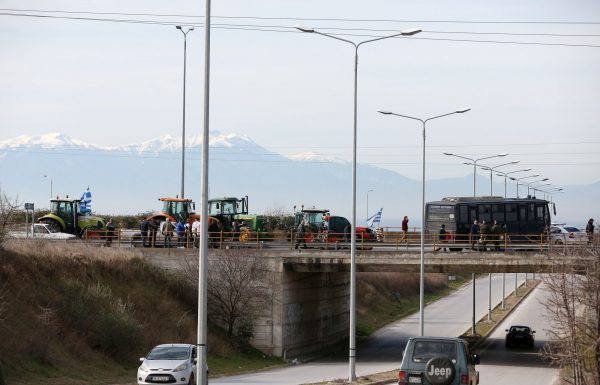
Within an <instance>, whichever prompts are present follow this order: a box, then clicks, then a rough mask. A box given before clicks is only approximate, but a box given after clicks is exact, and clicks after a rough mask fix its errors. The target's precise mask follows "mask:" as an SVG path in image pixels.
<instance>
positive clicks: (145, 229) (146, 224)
mask: <svg viewBox="0 0 600 385" xmlns="http://www.w3.org/2000/svg"><path fill="white" fill-rule="evenodd" d="M149 229H150V223H149V222H148V220H147V219H146V218H142V220H141V221H140V232H141V234H142V247H146V246H148V243H149V242H148V241H149V240H150V239H149V238H148V230H149Z"/></svg>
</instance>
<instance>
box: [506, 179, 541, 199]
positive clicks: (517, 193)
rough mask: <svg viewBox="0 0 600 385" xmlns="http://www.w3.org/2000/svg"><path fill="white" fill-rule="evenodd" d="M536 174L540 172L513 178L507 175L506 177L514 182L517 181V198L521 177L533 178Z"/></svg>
mask: <svg viewBox="0 0 600 385" xmlns="http://www.w3.org/2000/svg"><path fill="white" fill-rule="evenodd" d="M536 176H540V174H533V175H527V176H524V177H522V178H513V177H512V176H509V177H508V179H510V180H514V181H515V182H517V198H518V197H519V181H521V180H523V179H528V178H535V177H536Z"/></svg>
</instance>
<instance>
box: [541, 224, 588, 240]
mask: <svg viewBox="0 0 600 385" xmlns="http://www.w3.org/2000/svg"><path fill="white" fill-rule="evenodd" d="M587 241H588V237H587V234H586V233H585V231H584V230H580V229H578V228H577V227H574V226H567V225H565V224H564V223H553V224H552V226H550V242H552V243H553V244H555V245H570V244H586V243H587Z"/></svg>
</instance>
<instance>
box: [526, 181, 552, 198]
mask: <svg viewBox="0 0 600 385" xmlns="http://www.w3.org/2000/svg"><path fill="white" fill-rule="evenodd" d="M547 180H550V179H548V178H544V179H540V180H534V181H533V182H529V183H527V195H529V189H530V188H532V187H531V185H532V184H534V183H540V182H545V181H547ZM551 184H552V183H543V184H541V185H539V186H537V187H540V186H550V185H551Z"/></svg>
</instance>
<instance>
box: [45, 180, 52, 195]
mask: <svg viewBox="0 0 600 385" xmlns="http://www.w3.org/2000/svg"><path fill="white" fill-rule="evenodd" d="M44 178H48V179H50V199H52V178H51V177H48V175H46V174H44Z"/></svg>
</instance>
